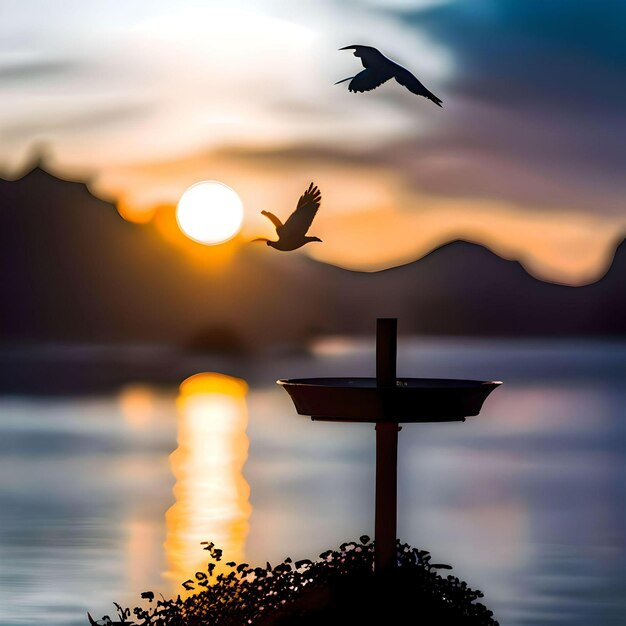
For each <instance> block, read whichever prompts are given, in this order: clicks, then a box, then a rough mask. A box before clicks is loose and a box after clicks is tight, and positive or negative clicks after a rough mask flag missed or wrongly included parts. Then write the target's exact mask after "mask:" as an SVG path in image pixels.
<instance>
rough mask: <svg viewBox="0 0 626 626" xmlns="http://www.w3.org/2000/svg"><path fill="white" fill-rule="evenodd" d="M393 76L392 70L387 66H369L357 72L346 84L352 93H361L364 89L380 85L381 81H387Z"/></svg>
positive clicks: (368, 89)
mask: <svg viewBox="0 0 626 626" xmlns="http://www.w3.org/2000/svg"><path fill="white" fill-rule="evenodd" d="M392 76H393V72H391V71H388V70H387V68H378V67H377V68H373V67H370V68H368V69H366V70H363V71H362V72H359V73H358V74H357V75H356V76H355V77H354V78H353V79H352V80H351V81H350V84H349V85H348V91H352V92H353V93H357V92H359V93H363V92H364V91H371V90H372V89H376V87H380V86H381V85H382V84H383V83H385V82H387V81H388V80H389V79H390V78H391V77H392Z"/></svg>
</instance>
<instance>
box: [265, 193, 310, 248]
mask: <svg viewBox="0 0 626 626" xmlns="http://www.w3.org/2000/svg"><path fill="white" fill-rule="evenodd" d="M321 201H322V194H321V192H320V190H319V189H318V188H317V186H316V185H314V184H313V183H311V184H310V185H309V188H308V189H307V190H306V191H305V192H304V193H303V194H302V195H301V196H300V200H298V205H297V206H296V210H295V211H294V212H293V213H292V214H291V215H290V216H289V219H287V221H286V222H285V223H284V224H283V223H282V222H281V221H280V220H279V219H278V218H277V217H276V216H275V215H274V214H273V213H270V212H269V211H261V215H265V217H267V218H268V219H269V220H270V221H271V222H272V224H274V226H275V227H276V234H277V235H278V241H270V240H269V239H266V238H264V237H260V238H259V239H254V241H265V242H266V243H267V245H268V246H270V247H272V248H275V249H276V250H281V251H282V252H289V251H291V250H297V249H298V248H301V247H302V246H303V245H304V244H306V243H309V242H311V241H322V240H321V239H320V238H319V237H307V236H306V233H307V231H308V230H309V228H310V226H311V223H312V222H313V218H314V217H315V214H316V213H317V210H318V209H319V207H320V203H321Z"/></svg>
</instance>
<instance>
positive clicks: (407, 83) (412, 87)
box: [393, 64, 442, 107]
mask: <svg viewBox="0 0 626 626" xmlns="http://www.w3.org/2000/svg"><path fill="white" fill-rule="evenodd" d="M395 65H396V71H395V72H394V74H393V76H394V78H395V79H396V80H397V81H398V82H399V83H400V84H401V85H402V86H403V87H406V88H407V89H408V90H409V91H410V92H412V93H414V94H416V95H418V96H424V98H428V99H429V100H431V101H432V102H434V103H435V104H436V105H437V106H439V107H440V106H441V103H442V100H441V99H440V98H438V97H437V96H436V95H435V94H434V93H432V92H430V91H428V89H426V87H424V85H422V83H421V82H420V81H419V80H417V78H416V77H415V76H414V75H413V74H411V72H409V70H407V69H406V68H405V67H402V66H401V65H398V64H395Z"/></svg>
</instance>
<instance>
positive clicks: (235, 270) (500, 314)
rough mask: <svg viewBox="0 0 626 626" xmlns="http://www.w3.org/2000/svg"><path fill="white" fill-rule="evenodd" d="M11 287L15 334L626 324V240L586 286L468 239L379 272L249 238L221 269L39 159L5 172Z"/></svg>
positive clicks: (9, 334)
mask: <svg viewBox="0 0 626 626" xmlns="http://www.w3.org/2000/svg"><path fill="white" fill-rule="evenodd" d="M190 245H195V244H190ZM199 253H200V254H202V253H203V250H202V249H199ZM207 254H208V252H207ZM0 284H1V285H2V298H1V303H0V342H2V343H4V344H24V343H32V342H89V343H100V342H120V343H125V342H131V343H142V342H158V343H166V344H176V345H188V344H189V342H190V340H192V339H193V337H194V336H197V334H198V333H199V332H201V331H202V329H205V328H209V327H221V328H225V329H228V332H230V333H231V334H232V336H233V337H238V338H240V339H241V342H242V344H245V345H246V346H251V347H258V346H264V345H269V344H272V343H275V342H289V341H292V342H297V341H298V340H299V339H301V338H302V337H306V336H308V334H309V333H310V330H311V329H317V330H318V331H321V332H324V331H326V332H332V333H348V334H354V333H366V332H369V331H370V330H371V324H372V320H373V319H375V318H376V317H400V318H401V319H402V330H403V332H417V333H430V334H446V335H459V334H468V335H513V336H515V335H615V334H619V335H625V334H626V243H625V242H623V243H622V244H621V245H620V246H619V248H618V250H617V253H616V255H615V259H614V263H613V266H612V267H611V269H610V270H609V272H608V273H607V275H606V276H605V277H604V278H603V279H602V280H601V281H599V282H598V283H595V284H592V285H588V286H583V287H567V286H562V285H555V284H550V283H544V282H541V281H539V280H537V279H535V278H533V277H532V276H530V275H529V274H528V273H527V272H526V271H525V270H524V269H523V267H522V266H521V265H520V264H519V263H517V262H514V261H508V260H504V259H501V258H500V257H498V256H497V255H496V254H494V253H492V252H491V251H489V250H487V249H486V248H484V247H482V246H480V245H477V244H472V243H468V242H463V241H456V242H453V243H450V244H447V245H445V246H442V247H441V248H438V249H437V250H434V251H433V252H431V253H430V254H428V255H427V256H426V257H424V258H423V259H421V260H419V261H416V262H414V263H411V264H408V265H405V266H402V267H397V268H393V269H390V270H385V271H383V272H378V273H374V274H360V273H355V272H351V271H348V270H342V269H340V268H336V267H333V266H328V265H324V264H322V263H318V262H315V261H313V260H311V259H308V258H307V257H304V256H302V255H296V254H291V255H288V256H287V255H280V254H276V253H273V251H268V250H267V249H266V248H265V247H262V248H261V247H259V248H256V247H254V246H247V245H243V246H241V248H240V249H239V250H238V251H237V252H236V254H234V255H233V257H232V260H231V262H230V263H229V264H228V265H227V266H226V267H224V268H223V269H220V270H215V271H212V270H211V269H210V268H207V267H205V266H199V265H197V264H194V263H191V262H190V260H189V258H187V257H186V256H185V254H184V253H183V252H181V250H179V249H178V248H177V247H176V246H173V245H171V244H170V243H168V242H167V241H165V240H164V238H163V237H162V235H161V234H160V233H159V232H158V230H157V228H156V227H155V226H154V225H152V224H149V225H144V226H140V225H135V224H130V223H128V222H125V221H124V220H122V219H121V218H120V216H119V215H118V213H117V211H116V209H115V207H114V206H113V205H111V204H109V203H107V202H104V201H102V200H100V199H98V198H95V197H94V196H93V195H91V194H90V193H89V191H88V189H87V187H86V186H85V185H84V184H82V183H75V182H68V181H64V180H61V179H58V178H56V177H54V176H52V175H51V174H48V173H47V172H45V171H44V170H42V169H40V168H35V169H34V170H33V171H32V172H30V173H29V174H27V175H26V176H24V177H23V178H21V179H19V180H17V181H4V180H0Z"/></svg>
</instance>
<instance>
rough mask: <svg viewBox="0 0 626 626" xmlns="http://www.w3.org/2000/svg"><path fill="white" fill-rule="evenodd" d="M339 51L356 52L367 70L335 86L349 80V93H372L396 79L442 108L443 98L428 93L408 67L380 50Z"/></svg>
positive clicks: (349, 48)
mask: <svg viewBox="0 0 626 626" xmlns="http://www.w3.org/2000/svg"><path fill="white" fill-rule="evenodd" d="M339 50H354V56H355V57H359V58H360V59H361V63H363V67H364V68H365V69H364V70H363V71H362V72H359V73H358V74H357V75H356V76H348V78H344V79H343V80H339V81H337V82H336V83H335V85H339V83H345V82H346V81H347V80H349V81H350V84H349V85H348V91H352V92H354V93H356V92H360V93H363V92H364V91H371V90H372V89H376V87H380V86H381V85H382V84H383V83H386V82H387V81H388V80H389V79H390V78H395V79H396V80H397V81H398V82H399V83H400V84H401V85H402V86H403V87H406V88H407V89H408V90H409V91H410V92H412V93H414V94H416V95H418V96H424V98H428V99H429V100H431V101H432V102H434V103H435V104H436V105H437V106H438V107H440V106H441V103H442V100H441V98H438V97H437V96H436V95H435V94H434V93H432V92H430V91H428V89H426V87H424V85H422V83H421V82H420V81H419V80H417V78H416V77H415V76H414V75H413V74H412V73H411V72H409V70H407V69H406V67H402V66H401V65H398V63H396V62H395V61H392V60H391V59H388V58H387V57H386V56H385V55H384V54H383V53H382V52H380V50H377V49H376V48H373V47H372V46H358V45H353V46H345V47H344V48H339Z"/></svg>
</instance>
